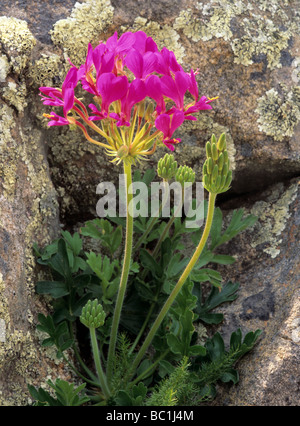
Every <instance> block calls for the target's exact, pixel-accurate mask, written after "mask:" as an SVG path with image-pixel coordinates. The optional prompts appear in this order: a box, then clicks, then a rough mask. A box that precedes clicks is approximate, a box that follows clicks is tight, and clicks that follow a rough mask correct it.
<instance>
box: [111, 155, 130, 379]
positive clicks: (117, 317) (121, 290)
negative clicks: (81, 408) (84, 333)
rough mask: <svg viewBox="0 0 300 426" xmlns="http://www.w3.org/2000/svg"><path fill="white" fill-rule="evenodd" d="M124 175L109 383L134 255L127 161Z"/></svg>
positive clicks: (128, 165) (128, 166)
mask: <svg viewBox="0 0 300 426" xmlns="http://www.w3.org/2000/svg"><path fill="white" fill-rule="evenodd" d="M124 173H125V179H126V206H127V216H126V238H125V253H124V260H123V268H122V274H121V280H120V286H119V291H118V296H117V301H116V306H115V310H114V316H113V322H112V328H111V336H110V343H109V349H108V360H107V378H108V382H109V383H110V381H111V379H112V373H113V371H112V369H113V358H114V355H115V349H116V342H117V333H118V328H119V322H120V317H121V310H122V306H123V302H124V297H125V292H126V286H127V280H128V275H129V269H130V261H131V253H132V237H133V212H132V203H131V200H132V193H130V192H129V187H130V185H131V183H132V175H131V164H127V163H126V162H125V161H124Z"/></svg>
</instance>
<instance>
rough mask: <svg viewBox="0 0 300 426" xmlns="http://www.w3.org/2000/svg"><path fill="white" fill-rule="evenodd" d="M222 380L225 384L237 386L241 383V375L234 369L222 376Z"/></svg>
mask: <svg viewBox="0 0 300 426" xmlns="http://www.w3.org/2000/svg"><path fill="white" fill-rule="evenodd" d="M220 379H221V380H222V382H223V383H228V382H233V384H234V385H236V384H237V383H238V381H239V373H238V371H237V370H235V369H234V368H231V369H229V370H227V371H226V372H225V373H224V374H222V376H221V377H220Z"/></svg>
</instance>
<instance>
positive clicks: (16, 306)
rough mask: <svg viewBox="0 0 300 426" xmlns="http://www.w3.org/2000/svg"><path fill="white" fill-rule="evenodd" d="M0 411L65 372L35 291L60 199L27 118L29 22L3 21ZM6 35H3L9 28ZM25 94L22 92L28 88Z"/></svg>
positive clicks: (31, 121)
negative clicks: (42, 335) (41, 333)
mask: <svg viewBox="0 0 300 426" xmlns="http://www.w3.org/2000/svg"><path fill="white" fill-rule="evenodd" d="M0 22H1V24H0V27H1V29H0V45H2V47H3V51H2V52H1V54H2V56H1V58H2V61H3V62H2V63H4V65H5V67H3V68H2V70H1V82H0V117H1V120H0V406H5V405H26V404H28V402H29V399H28V389H27V385H28V384H38V383H39V382H38V381H37V379H38V378H39V376H40V374H41V373H42V374H43V375H44V376H45V377H47V376H49V377H52V378H55V376H56V375H57V374H58V372H60V373H62V374H64V372H63V370H62V369H61V367H60V366H59V365H56V364H55V362H54V361H53V359H52V358H51V356H49V354H48V353H47V351H44V350H43V349H42V348H41V345H40V339H39V338H38V336H37V335H36V331H35V330H36V321H37V313H38V312H41V311H42V312H44V313H46V312H47V307H46V306H45V304H44V303H42V302H41V301H40V300H39V298H38V297H37V296H36V294H35V289H34V287H35V281H36V279H37V273H38V271H37V268H36V264H35V259H34V255H33V250H32V246H33V243H34V242H37V243H38V244H41V245H44V244H46V243H47V242H49V241H51V240H52V239H53V238H54V237H55V236H56V235H57V232H58V229H59V221H58V203H57V194H56V191H55V189H54V186H53V183H52V182H51V179H50V173H49V167H48V163H47V160H46V152H45V146H44V143H43V137H42V131H41V130H40V129H38V128H36V127H35V125H34V122H35V118H34V117H31V116H30V114H29V113H28V99H29V94H28V92H27V85H26V83H25V75H24V72H25V69H26V67H27V65H28V62H29V61H30V58H31V54H32V49H33V48H34V45H35V39H34V37H33V36H32V34H31V32H30V31H29V29H28V26H27V24H26V22H24V21H21V20H18V19H15V18H5V17H4V18H3V17H2V18H0ZM4 30H5V31H4ZM23 89H24V90H23Z"/></svg>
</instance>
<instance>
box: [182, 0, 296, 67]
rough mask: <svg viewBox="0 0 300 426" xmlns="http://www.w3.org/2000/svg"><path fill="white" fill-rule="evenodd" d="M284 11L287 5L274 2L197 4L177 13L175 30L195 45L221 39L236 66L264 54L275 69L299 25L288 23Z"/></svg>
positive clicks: (292, 22)
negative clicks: (227, 47)
mask: <svg viewBox="0 0 300 426" xmlns="http://www.w3.org/2000/svg"><path fill="white" fill-rule="evenodd" d="M287 11H288V4H287V2H280V1H277V0H274V2H273V1H272V2H266V1H264V0H259V1H250V0H249V1H246V2H242V1H236V2H231V1H229V0H218V1H213V2H212V1H211V2H208V3H202V2H199V3H196V4H195V7H194V9H191V8H189V9H186V10H183V11H181V12H180V14H179V16H178V17H177V18H176V20H175V23H174V28H175V29H176V30H181V31H183V33H184V34H185V35H186V36H187V37H188V38H190V39H191V40H193V41H194V42H198V41H200V40H203V41H206V40H211V39H212V38H213V37H216V38H223V39H224V40H226V41H228V42H229V43H230V46H231V48H232V51H233V53H234V61H235V62H236V63H238V64H242V65H250V64H252V63H253V57H254V56H259V55H264V56H265V57H266V59H267V66H268V68H270V69H274V68H278V67H281V63H280V58H281V52H282V51H283V50H284V49H286V48H287V47H288V42H289V40H290V38H291V37H292V35H293V34H294V33H295V32H296V31H297V25H298V24H299V18H297V16H296V17H295V20H291V18H290V17H289V16H288V15H287V13H286V12H287ZM297 20H298V22H297ZM278 22H279V23H278ZM237 35H238V36H237Z"/></svg>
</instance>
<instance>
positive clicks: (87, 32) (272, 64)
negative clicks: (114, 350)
mask: <svg viewBox="0 0 300 426" xmlns="http://www.w3.org/2000/svg"><path fill="white" fill-rule="evenodd" d="M298 9H299V8H298V6H297V1H295V0H274V1H272V2H267V1H265V0H258V1H257V0H247V1H236V2H231V1H230V0H222V1H221V0H217V1H212V0H202V1H201V2H198V1H196V0H180V1H177V2H172V3H170V1H169V0H160V1H158V0H153V1H152V2H151V4H150V3H149V2H148V1H146V0H142V1H139V2H135V1H133V0H128V1H127V2H123V1H121V0H81V1H79V2H75V0H64V1H61V0H53V1H52V2H51V3H50V2H43V5H38V6H37V3H36V2H35V1H33V0H27V1H16V2H14V4H12V3H11V2H9V1H7V0H2V1H1V4H0V47H1V50H0V117H1V121H0V164H1V167H0V170H1V171H0V207H1V208H0V240H1V249H0V273H1V274H0V299H1V304H0V364H1V367H2V369H1V373H0V384H1V387H0V401H1V405H9V404H12V405H24V404H26V401H27V398H28V394H26V392H25V382H26V376H28V374H29V375H30V377H31V379H32V380H33V382H34V379H35V378H36V376H37V375H38V374H42V375H43V376H47V374H49V375H50V376H51V374H52V373H53V371H54V372H55V371H56V372H57V371H59V369H61V367H60V366H57V365H54V364H53V363H48V362H47V355H46V354H44V353H41V352H40V349H39V348H38V345H37V344H36V343H37V337H36V335H35V334H34V331H33V330H34V327H33V323H34V322H35V315H36V312H38V311H41V310H44V312H46V311H47V308H46V307H45V306H44V305H43V303H42V302H41V301H40V300H39V299H38V298H37V297H36V296H35V295H34V281H35V276H36V273H37V271H36V265H35V262H34V259H33V256H32V251H31V246H32V243H33V242H34V241H37V242H39V243H40V244H45V243H47V242H48V241H49V240H50V239H51V238H52V237H53V236H54V235H56V234H57V232H58V230H59V223H60V222H61V223H63V224H64V225H67V226H69V227H70V226H72V225H74V224H75V223H76V222H78V221H82V220H84V219H88V218H90V217H93V216H94V215H95V206H96V202H97V196H96V186H97V184H98V183H99V182H100V181H101V180H115V181H117V178H118V174H119V173H120V172H121V169H120V168H118V167H112V166H111V164H110V163H109V162H108V161H107V158H106V157H105V154H104V153H103V151H101V150H100V149H98V148H95V147H94V146H92V145H91V144H89V143H88V142H87V141H85V140H84V139H83V138H82V135H81V134H79V133H77V132H71V131H69V130H67V129H63V128H57V129H53V128H51V129H49V128H48V127H47V123H46V120H45V119H44V118H43V115H42V114H43V112H49V111H46V107H44V106H43V105H42V103H41V102H40V99H39V96H38V93H39V91H38V88H39V87H40V86H49V85H50V86H58V87H59V86H61V84H62V82H63V79H64V76H65V74H66V72H67V70H68V61H67V58H68V57H69V58H70V59H71V61H72V62H74V63H75V64H79V63H80V62H82V61H83V60H84V56H85V53H86V45H87V43H88V42H91V43H92V44H94V45H95V44H97V43H98V42H99V40H105V39H106V38H108V37H109V36H111V35H112V34H113V33H114V32H115V31H118V33H119V34H121V33H122V32H124V31H128V30H131V31H137V30H144V31H146V32H147V33H148V34H149V35H151V36H152V37H154V39H155V41H156V42H157V44H158V46H159V47H163V46H164V45H166V46H167V47H168V48H169V49H170V50H173V51H174V52H175V54H176V56H177V58H178V59H179V61H180V62H181V63H182V65H183V67H184V68H185V69H186V70H189V69H190V68H191V67H192V68H194V69H198V70H199V73H198V75H197V79H198V82H199V87H200V92H201V93H202V94H205V95H207V96H209V97H214V96H219V99H218V100H217V101H215V102H214V108H213V110H212V111H208V112H203V113H202V114H201V115H200V116H199V120H198V121H197V122H190V123H186V124H185V126H184V127H183V128H182V129H181V130H180V131H179V132H178V137H181V138H182V143H181V144H180V145H179V146H178V148H177V150H176V153H175V156H176V159H177V160H178V161H179V162H180V164H187V165H189V166H192V167H194V169H195V172H196V176H197V178H198V179H200V175H201V169H202V164H203V160H204V145H205V142H206V141H207V140H208V138H209V137H210V135H211V133H212V132H213V133H215V134H216V136H219V135H220V134H221V133H222V132H226V134H227V139H228V149H229V156H230V158H231V164H232V169H233V171H234V180H233V185H232V189H231V190H230V191H229V192H228V193H227V194H226V195H225V196H223V197H220V199H219V202H221V205H222V206H224V208H227V209H229V210H230V209H231V208H233V207H235V206H236V205H239V206H245V207H247V208H248V209H249V211H255V212H257V214H258V215H259V217H260V220H259V222H258V224H257V225H256V227H255V228H254V230H253V234H251V238H250V234H246V235H249V238H248V237H245V235H243V236H242V237H241V238H240V239H236V240H234V242H233V243H232V244H233V245H232V246H228V252H230V250H231V252H232V253H234V252H235V253H236V254H239V253H241V248H242V250H243V251H242V253H243V256H241V255H240V254H239V259H238V261H237V264H236V267H235V269H231V270H230V271H229V272H228V273H229V274H231V276H230V279H237V280H239V281H240V282H241V293H240V297H239V301H240V303H239V305H238V304H236V305H235V304H232V306H231V307H230V309H232V311H231V312H230V314H226V315H225V318H226V321H227V322H225V323H224V324H223V325H222V332H224V333H225V335H226V333H227V335H229V332H230V330H231V328H232V327H233V328H234V327H236V326H237V327H238V326H239V325H240V324H242V325H243V329H244V331H247V330H250V329H251V330H252V329H253V328H256V327H260V328H262V329H263V330H264V334H263V336H262V338H261V341H260V343H259V345H258V346H257V348H256V349H255V350H254V351H253V353H252V354H249V355H248V357H247V358H246V360H245V361H242V363H241V368H242V371H241V381H240V384H239V385H238V386H237V387H236V388H234V389H233V388H230V389H226V392H225V393H222V396H221V399H218V400H217V401H216V404H217V405H222V404H225V403H226V404H229V405H247V404H249V405H260V404H261V405H273V404H274V405H293V404H295V405H297V401H296V378H295V377H294V376H295V375H294V376H293V374H294V373H292V372H293V371H295V369H296V368H297V366H296V360H297V359H298V356H299V352H297V351H298V349H297V348H298V340H297V339H298V337H297V336H298V334H297V333H298V331H297V329H298V327H299V325H298V322H297V321H298V320H297V319H296V310H297V308H296V306H297V291H298V290H297V289H298V288H299V260H298V258H299V255H298V252H299V243H298V241H299V235H298V234H299V192H298V187H297V180H291V179H293V178H294V177H297V176H299V174H300V160H299V152H300V151H299V130H300V125H299V119H300V110H299V108H300V106H299V102H300V89H299V78H300V45H299V40H300V39H299V31H298V28H299V10H298ZM1 15H2V16H1ZM162 154H163V152H162V151H160V152H157V153H156V155H155V156H154V157H153V161H152V162H150V163H148V164H147V166H149V165H150V166H153V167H155V164H156V162H157V160H158V158H159V157H160V156H161V155H162ZM274 184H275V186H272V185H274ZM264 190H266V191H267V192H262V191H264ZM297 215H298V216H297ZM297 268H298V269H297ZM232 275H233V276H232ZM224 309H225V308H224ZM227 309H229V307H226V312H227ZM4 340H5V343H4ZM37 354H38V356H37ZM17 360H18V362H17ZM37 360H38V361H37ZM50 364H51V366H52V367H53V371H52V373H51V371H50V370H51V368H50ZM251 372H252V374H251ZM61 373H62V374H63V373H65V372H63V371H61ZM7 377H11V379H10V380H7ZM278 381H280V382H282V386H279V385H278ZM289 386H290V387H291V389H293V391H292V396H290V397H289V396H288V395H287V393H286V392H288V391H286V392H285V389H288V388H289ZM1 392H2V393H1Z"/></svg>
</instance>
